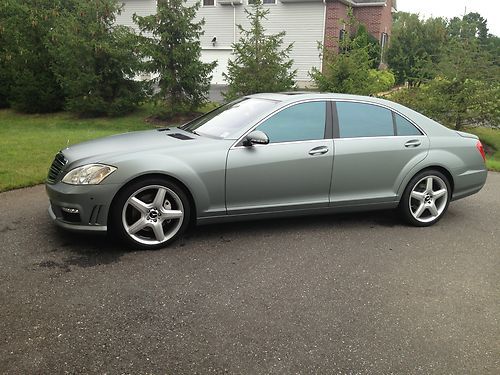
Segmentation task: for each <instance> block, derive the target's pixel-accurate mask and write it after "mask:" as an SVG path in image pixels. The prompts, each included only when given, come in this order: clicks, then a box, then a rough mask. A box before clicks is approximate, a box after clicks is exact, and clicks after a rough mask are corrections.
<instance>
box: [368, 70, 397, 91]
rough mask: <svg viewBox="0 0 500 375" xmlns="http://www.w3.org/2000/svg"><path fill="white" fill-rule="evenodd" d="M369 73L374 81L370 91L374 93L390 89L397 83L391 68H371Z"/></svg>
mask: <svg viewBox="0 0 500 375" xmlns="http://www.w3.org/2000/svg"><path fill="white" fill-rule="evenodd" d="M369 75H370V80H371V82H372V87H371V89H370V91H371V92H373V93H380V92H383V91H388V90H390V89H391V88H392V87H394V84H395V83H396V77H395V76H394V74H393V73H392V72H391V71H390V70H377V69H370V72H369Z"/></svg>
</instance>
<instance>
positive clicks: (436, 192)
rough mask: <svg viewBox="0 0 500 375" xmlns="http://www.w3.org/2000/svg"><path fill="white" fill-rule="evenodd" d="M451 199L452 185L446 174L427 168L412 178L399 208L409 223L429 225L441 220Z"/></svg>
mask: <svg viewBox="0 0 500 375" xmlns="http://www.w3.org/2000/svg"><path fill="white" fill-rule="evenodd" d="M450 199H451V187H450V182H449V181H448V179H447V178H446V176H445V175H444V174H442V173H441V172H439V171H436V170H426V171H422V172H420V173H418V174H417V175H416V176H414V177H413V178H412V179H411V180H410V182H409V183H408V185H407V186H406V189H405V191H404V193H403V196H402V198H401V202H400V203H399V210H400V212H401V214H402V216H403V218H404V219H405V220H406V221H407V222H408V223H409V224H411V225H414V226H417V227H428V226H431V225H433V224H435V223H437V222H438V221H439V220H441V218H442V217H443V215H444V213H445V212H446V210H447V209H448V205H449V204H450Z"/></svg>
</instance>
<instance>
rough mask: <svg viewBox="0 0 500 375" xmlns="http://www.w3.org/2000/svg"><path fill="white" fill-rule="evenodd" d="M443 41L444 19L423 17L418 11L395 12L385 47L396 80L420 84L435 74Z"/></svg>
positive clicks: (444, 38)
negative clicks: (424, 19)
mask: <svg viewBox="0 0 500 375" xmlns="http://www.w3.org/2000/svg"><path fill="white" fill-rule="evenodd" d="M446 41H447V30H446V22H445V20H443V19H441V18H430V19H428V20H426V21H422V20H421V19H420V18H419V16H418V15H417V14H410V13H403V12H399V13H397V14H396V16H395V20H394V25H393V29H392V37H391V42H390V46H389V50H388V51H387V60H388V63H389V66H390V67H391V69H392V70H393V71H394V73H395V74H396V81H397V82H398V83H405V82H407V83H408V84H409V85H410V86H419V85H420V84H421V83H422V82H425V81H427V80H429V79H432V78H434V77H435V76H436V70H435V67H436V64H437V63H439V60H440V58H441V56H442V53H443V48H444V46H445V45H446Z"/></svg>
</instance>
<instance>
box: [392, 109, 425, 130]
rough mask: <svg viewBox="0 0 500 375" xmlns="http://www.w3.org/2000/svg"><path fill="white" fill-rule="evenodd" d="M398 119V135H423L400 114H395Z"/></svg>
mask: <svg viewBox="0 0 500 375" xmlns="http://www.w3.org/2000/svg"><path fill="white" fill-rule="evenodd" d="M394 117H395V118H396V132H397V135H422V133H421V132H420V130H418V129H417V128H416V127H415V126H414V125H413V124H412V123H411V122H410V121H408V120H407V119H405V118H403V117H401V116H400V115H398V114H396V113H395V114H394Z"/></svg>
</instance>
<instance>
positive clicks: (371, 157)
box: [330, 101, 429, 206]
mask: <svg viewBox="0 0 500 375" xmlns="http://www.w3.org/2000/svg"><path fill="white" fill-rule="evenodd" d="M333 114H334V133H335V134H334V135H335V140H334V143H335V161H334V166H333V175H332V185H331V196H330V201H331V205H332V206H342V205H351V204H370V203H384V202H392V201H395V200H397V192H398V189H399V186H400V184H401V181H402V179H403V177H404V176H405V175H406V174H407V173H408V172H409V171H410V170H411V169H412V168H413V167H415V166H416V165H417V164H418V163H419V162H420V161H422V160H423V159H424V158H425V157H426V156H427V153H428V150H429V140H428V138H427V136H425V135H424V134H423V132H422V131H420V130H419V129H418V128H417V127H416V126H415V125H414V124H412V123H411V122H410V121H409V120H408V119H406V118H404V117H403V116H401V115H399V114H397V113H394V112H392V111H391V110H390V109H388V108H385V107H382V106H378V105H374V104H369V103H359V102H348V101H345V102H344V101H337V102H336V105H335V110H334V111H333Z"/></svg>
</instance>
